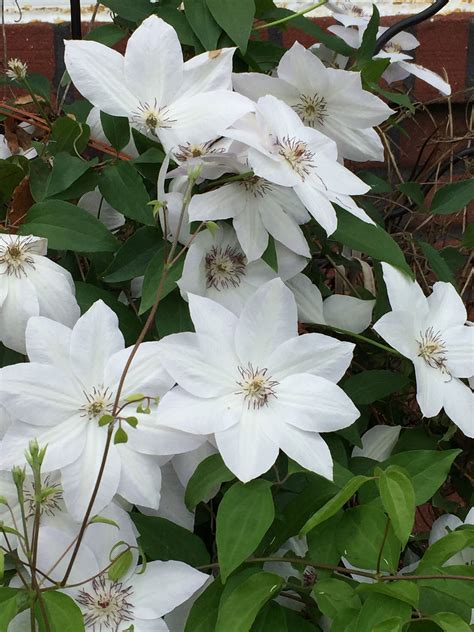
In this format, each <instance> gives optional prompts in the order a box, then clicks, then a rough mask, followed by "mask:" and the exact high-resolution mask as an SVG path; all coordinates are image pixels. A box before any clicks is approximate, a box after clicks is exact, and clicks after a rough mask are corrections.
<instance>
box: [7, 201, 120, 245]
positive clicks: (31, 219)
mask: <svg viewBox="0 0 474 632" xmlns="http://www.w3.org/2000/svg"><path fill="white" fill-rule="evenodd" d="M19 232H20V234H21V235H37V236H38V237H46V238H47V239H48V245H49V247H50V248H53V249H54V250H72V251H73V252H113V251H114V250H116V249H117V247H118V242H117V240H116V239H115V237H114V236H113V235H112V234H111V233H110V232H109V231H108V230H107V228H106V227H105V226H104V225H103V224H102V222H100V221H99V220H98V219H96V218H95V217H93V216H92V215H91V214H90V213H88V212H87V211H85V210H84V209H82V208H79V207H78V206H75V205H74V204H69V202H63V201H62V200H48V201H47V202H40V203H39V204H34V205H33V206H32V207H31V208H30V210H29V211H28V213H27V215H26V220H25V223H24V224H22V225H21V226H20V231H19Z"/></svg>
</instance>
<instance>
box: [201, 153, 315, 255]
mask: <svg viewBox="0 0 474 632" xmlns="http://www.w3.org/2000/svg"><path fill="white" fill-rule="evenodd" d="M231 171H232V172H235V173H237V174H238V173H241V174H243V173H248V172H249V167H248V165H244V164H243V163H236V164H235V167H234V169H232V170H231ZM189 217H190V219H191V221H207V220H218V219H230V218H231V219H232V222H233V225H234V229H235V232H236V233H237V238H238V240H239V242H240V245H241V246H242V248H243V251H244V253H245V255H246V257H247V260H248V261H249V262H252V261H256V260H257V259H260V257H261V256H262V255H263V253H264V252H265V250H266V248H267V246H268V237H269V235H271V236H272V237H273V238H274V239H276V240H277V241H278V242H280V243H282V244H283V245H284V246H285V247H286V248H287V249H288V250H290V251H291V252H294V253H295V254H297V255H299V256H300V257H309V256H310V252H309V247H308V243H307V241H306V238H305V236H304V235H303V232H302V230H301V228H300V227H299V224H304V223H306V222H307V221H308V220H309V219H310V216H309V215H308V212H307V211H306V209H305V207H304V205H303V203H302V202H301V201H300V200H299V198H298V196H297V195H296V194H295V193H294V191H292V190H291V189H289V188H286V187H284V186H279V185H278V184H275V183H274V182H270V181H269V180H266V179H265V178H261V177H258V176H250V177H247V178H244V179H242V180H239V181H237V182H230V183H229V184H225V185H224V186H222V187H219V188H218V189H214V190H213V191H209V192H207V193H200V194H197V195H193V197H192V198H191V203H190V205H189Z"/></svg>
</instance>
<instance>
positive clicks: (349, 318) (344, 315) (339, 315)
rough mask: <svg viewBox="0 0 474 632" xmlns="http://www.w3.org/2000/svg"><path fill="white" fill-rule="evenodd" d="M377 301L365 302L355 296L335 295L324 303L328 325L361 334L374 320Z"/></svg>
mask: <svg viewBox="0 0 474 632" xmlns="http://www.w3.org/2000/svg"><path fill="white" fill-rule="evenodd" d="M374 307H375V301H374V300H372V301H365V300H361V299H360V298H355V296H344V295H343V294H333V295H332V296H328V298H327V299H326V300H325V301H324V303H323V313H324V319H325V321H326V322H327V324H328V325H331V326H332V327H337V328H338V329H345V330H346V331H353V332H354V333H355V334H360V333H361V332H363V331H365V330H366V329H367V327H368V326H369V325H370V321H371V320H372V311H373V309H374Z"/></svg>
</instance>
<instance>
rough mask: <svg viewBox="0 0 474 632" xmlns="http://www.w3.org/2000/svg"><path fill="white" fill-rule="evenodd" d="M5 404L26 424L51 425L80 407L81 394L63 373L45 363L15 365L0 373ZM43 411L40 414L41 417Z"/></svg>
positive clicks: (0, 385)
mask: <svg viewBox="0 0 474 632" xmlns="http://www.w3.org/2000/svg"><path fill="white" fill-rule="evenodd" d="M0 392H1V393H2V404H3V405H4V406H5V408H7V410H14V411H15V417H16V418H18V419H20V420H21V421H24V422H26V423H31V424H33V425H39V426H43V425H46V426H51V425H55V424H57V423H60V422H61V421H63V420H64V419H68V418H69V417H70V416H71V415H72V414H74V413H76V412H78V409H79V408H80V395H81V393H80V391H79V390H78V388H77V385H76V384H75V383H74V382H72V381H71V379H69V376H67V375H65V374H64V373H63V372H62V371H60V370H58V369H57V368H55V367H52V366H48V365H45V364H36V363H33V362H30V363H29V364H13V365H11V366H7V367H4V368H3V369H2V370H1V371H0ZM38 411H41V415H38Z"/></svg>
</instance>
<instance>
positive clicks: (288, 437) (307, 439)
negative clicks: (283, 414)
mask: <svg viewBox="0 0 474 632" xmlns="http://www.w3.org/2000/svg"><path fill="white" fill-rule="evenodd" d="M269 428H271V429H270V430H269ZM264 432H265V433H267V432H268V434H269V436H270V437H271V438H272V439H273V440H274V441H275V442H276V443H277V444H278V445H279V446H280V448H281V450H282V451H283V452H284V453H285V454H286V455H287V456H289V457H290V458H291V459H293V460H294V461H296V462H297V463H299V464H300V465H302V466H303V467H305V468H306V469H307V470H310V471H311V472H315V473H316V474H319V475H320V476H324V478H327V479H329V480H330V481H332V479H333V461H332V456H331V452H330V450H329V448H328V446H327V444H326V442H325V441H324V439H323V438H322V437H321V436H320V435H319V434H318V433H316V432H307V431H305V430H301V429H300V428H295V427H294V426H290V425H288V424H286V423H284V422H283V421H281V419H280V418H276V419H275V421H274V423H273V424H272V425H270V424H269V425H268V426H265V428H264Z"/></svg>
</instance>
